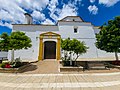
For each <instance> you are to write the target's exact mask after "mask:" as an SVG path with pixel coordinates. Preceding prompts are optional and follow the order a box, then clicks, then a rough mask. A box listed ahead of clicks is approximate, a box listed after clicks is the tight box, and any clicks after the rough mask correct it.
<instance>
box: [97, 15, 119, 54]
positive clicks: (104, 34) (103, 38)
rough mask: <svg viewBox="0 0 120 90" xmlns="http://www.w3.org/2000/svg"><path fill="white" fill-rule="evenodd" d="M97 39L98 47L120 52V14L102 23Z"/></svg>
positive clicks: (107, 50)
mask: <svg viewBox="0 0 120 90" xmlns="http://www.w3.org/2000/svg"><path fill="white" fill-rule="evenodd" d="M96 39H97V42H96V46H97V48H98V49H101V50H104V51H106V52H115V53H118V52H120V16H118V17H115V18H114V19H113V20H109V21H108V23H106V24H104V25H102V26H101V30H100V32H99V33H98V34H97V35H96Z"/></svg>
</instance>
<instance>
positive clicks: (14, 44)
mask: <svg viewBox="0 0 120 90" xmlns="http://www.w3.org/2000/svg"><path fill="white" fill-rule="evenodd" d="M10 38H11V41H10V43H11V44H10V45H11V48H12V49H14V50H17V49H18V50H19V49H28V48H30V47H31V46H32V45H31V39H30V38H29V37H28V36H26V35H25V33H24V32H19V31H18V32H12V33H11V35H10Z"/></svg>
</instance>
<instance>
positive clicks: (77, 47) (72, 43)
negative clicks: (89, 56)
mask: <svg viewBox="0 0 120 90" xmlns="http://www.w3.org/2000/svg"><path fill="white" fill-rule="evenodd" d="M61 48H62V49H63V50H65V51H67V52H68V53H69V54H70V56H71V54H72V53H73V55H76V58H74V61H75V64H76V60H77V59H78V57H79V56H80V55H81V54H83V53H86V52H87V49H88V47H87V46H86V45H85V43H84V42H81V41H79V40H77V39H72V40H70V38H68V39H65V40H61ZM70 59H71V58H70Z"/></svg>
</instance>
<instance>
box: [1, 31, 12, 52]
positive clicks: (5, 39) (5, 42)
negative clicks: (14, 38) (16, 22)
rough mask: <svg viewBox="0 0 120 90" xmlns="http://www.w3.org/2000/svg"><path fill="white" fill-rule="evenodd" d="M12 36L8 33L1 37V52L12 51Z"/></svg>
mask: <svg viewBox="0 0 120 90" xmlns="http://www.w3.org/2000/svg"><path fill="white" fill-rule="evenodd" d="M9 46H10V36H9V35H8V34H7V33H2V34H1V35H0V50H2V51H8V50H9V49H10V47H9Z"/></svg>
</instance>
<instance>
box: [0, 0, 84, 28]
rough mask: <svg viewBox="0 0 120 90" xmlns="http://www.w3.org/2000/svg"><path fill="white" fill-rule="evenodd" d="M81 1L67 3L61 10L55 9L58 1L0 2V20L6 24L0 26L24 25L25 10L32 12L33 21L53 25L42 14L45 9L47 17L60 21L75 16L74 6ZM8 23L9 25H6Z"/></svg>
mask: <svg viewBox="0 0 120 90" xmlns="http://www.w3.org/2000/svg"><path fill="white" fill-rule="evenodd" d="M81 1H82V0H74V1H72V0H71V1H69V2H68V4H63V8H62V9H59V8H58V7H57V5H58V4H59V3H58V0H0V20H2V21H6V23H2V22H0V25H2V26H7V27H9V28H11V23H12V24H13V23H14V24H18V23H24V21H25V20H24V19H25V16H24V13H26V11H27V10H29V11H31V12H32V14H31V15H32V17H33V20H34V21H35V22H36V21H37V20H42V21H44V22H43V23H46V24H53V22H52V21H51V20H50V19H46V17H45V14H44V13H42V10H44V9H45V8H46V7H47V8H48V9H49V10H50V12H49V15H50V17H51V18H52V19H53V20H54V21H57V20H60V19H62V18H64V17H65V16H76V15H77V7H76V4H79V5H81ZM8 21H9V22H10V23H8Z"/></svg>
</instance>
